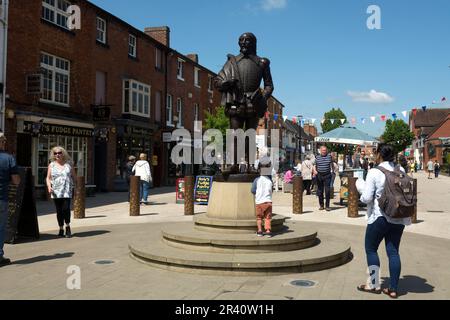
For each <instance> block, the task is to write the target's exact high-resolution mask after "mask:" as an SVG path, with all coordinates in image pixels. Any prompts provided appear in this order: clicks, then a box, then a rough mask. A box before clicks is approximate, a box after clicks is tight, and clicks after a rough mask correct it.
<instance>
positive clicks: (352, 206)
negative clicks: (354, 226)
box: [348, 177, 359, 218]
mask: <svg viewBox="0 0 450 320" xmlns="http://www.w3.org/2000/svg"><path fill="white" fill-rule="evenodd" d="M356 180H358V178H353V177H349V178H348V217H349V218H358V216H359V208H358V204H359V193H358V190H357V189H356Z"/></svg>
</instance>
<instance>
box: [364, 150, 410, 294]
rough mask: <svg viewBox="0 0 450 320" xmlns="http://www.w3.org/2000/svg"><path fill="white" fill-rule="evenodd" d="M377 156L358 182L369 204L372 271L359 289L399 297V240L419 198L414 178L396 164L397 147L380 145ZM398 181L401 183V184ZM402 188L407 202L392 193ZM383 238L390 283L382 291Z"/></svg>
mask: <svg viewBox="0 0 450 320" xmlns="http://www.w3.org/2000/svg"><path fill="white" fill-rule="evenodd" d="M376 155H377V159H376V162H377V163H378V167H375V168H374V169H371V170H370V171H369V173H368V174H367V179H366V181H365V182H364V181H362V180H361V179H359V180H358V181H357V188H358V191H359V193H361V194H362V195H361V201H362V202H363V203H366V204H367V218H368V225H367V230H366V237H365V249H366V255H367V264H368V266H369V273H370V274H371V281H370V283H369V282H368V283H367V284H364V285H361V286H359V287H358V288H357V289H358V290H359V291H362V292H368V293H375V294H381V293H384V294H386V295H388V296H389V297H390V298H392V299H397V297H398V282H399V279H400V272H401V260H400V255H399V247H400V241H401V238H402V235H403V231H404V229H405V226H406V225H410V224H411V216H412V215H411V213H412V212H413V208H414V204H415V203H416V198H415V193H414V190H413V184H412V179H411V178H410V177H409V176H407V175H406V173H405V170H404V169H403V168H401V167H400V166H397V167H395V165H394V159H395V151H394V148H393V147H392V146H391V145H388V144H380V145H379V146H378V149H377V154H376ZM399 181H400V182H401V183H398V182H399ZM399 187H400V189H399ZM402 190H404V192H405V197H404V198H405V199H407V201H406V202H405V203H403V202H401V203H400V202H399V203H396V198H395V197H392V195H395V194H396V193H398V192H402ZM384 191H386V192H384ZM398 208H400V209H398ZM399 217H401V218H399ZM383 239H384V241H385V246H386V251H387V254H388V258H389V273H390V285H389V287H388V288H385V289H383V290H381V286H380V285H379V270H380V259H379V257H378V252H377V251H378V247H379V245H380V243H381V242H382V241H383Z"/></svg>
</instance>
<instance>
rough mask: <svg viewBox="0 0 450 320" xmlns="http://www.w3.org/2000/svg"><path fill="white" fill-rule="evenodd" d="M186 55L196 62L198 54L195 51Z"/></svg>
mask: <svg viewBox="0 0 450 320" xmlns="http://www.w3.org/2000/svg"><path fill="white" fill-rule="evenodd" d="M187 57H188V58H189V59H191V60H192V61H194V62H195V63H198V54H196V53H190V54H188V55H187Z"/></svg>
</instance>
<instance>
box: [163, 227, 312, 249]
mask: <svg viewBox="0 0 450 320" xmlns="http://www.w3.org/2000/svg"><path fill="white" fill-rule="evenodd" d="M292 227H294V228H291V229H290V230H287V231H286V232H282V233H280V234H276V233H274V237H273V238H265V237H264V238H259V237H257V236H256V234H255V233H252V234H250V233H249V234H228V233H224V234H221V233H210V232H204V231H198V230H196V229H195V227H194V226H193V225H192V223H184V224H177V225H171V226H168V227H165V228H164V229H163V230H162V235H163V241H164V242H165V243H166V244H167V245H169V246H171V247H175V248H180V249H187V250H194V251H201V252H212V253H214V252H215V253H261V252H280V251H293V250H300V249H305V248H309V247H312V246H314V245H317V244H318V243H319V240H318V239H317V232H316V231H314V230H306V229H305V228H301V227H300V226H295V225H292Z"/></svg>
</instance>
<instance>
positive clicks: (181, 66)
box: [177, 58, 186, 81]
mask: <svg viewBox="0 0 450 320" xmlns="http://www.w3.org/2000/svg"><path fill="white" fill-rule="evenodd" d="M185 62H186V61H184V60H183V59H180V58H178V62H177V79H178V80H181V81H184V77H183V75H184V64H185Z"/></svg>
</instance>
